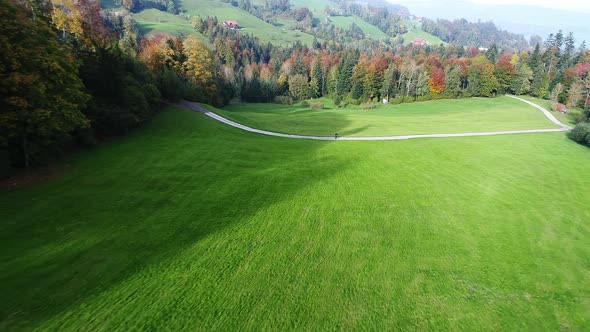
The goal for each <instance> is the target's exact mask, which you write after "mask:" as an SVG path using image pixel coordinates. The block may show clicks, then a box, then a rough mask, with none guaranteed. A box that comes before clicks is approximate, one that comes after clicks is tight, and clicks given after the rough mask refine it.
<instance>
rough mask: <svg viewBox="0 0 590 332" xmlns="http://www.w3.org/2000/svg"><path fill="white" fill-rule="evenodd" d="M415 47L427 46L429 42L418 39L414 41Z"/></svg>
mask: <svg viewBox="0 0 590 332" xmlns="http://www.w3.org/2000/svg"><path fill="white" fill-rule="evenodd" d="M413 44H414V46H427V45H428V41H427V40H426V39H424V38H420V37H416V39H414V41H413Z"/></svg>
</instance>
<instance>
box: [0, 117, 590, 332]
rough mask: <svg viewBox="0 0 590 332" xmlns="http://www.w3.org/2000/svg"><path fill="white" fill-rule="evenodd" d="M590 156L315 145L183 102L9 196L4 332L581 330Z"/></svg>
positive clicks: (564, 150) (557, 146) (442, 146)
mask: <svg viewBox="0 0 590 332" xmlns="http://www.w3.org/2000/svg"><path fill="white" fill-rule="evenodd" d="M341 124H342V125H343V126H349V124H347V123H344V122H342V123H341ZM589 163H590V151H588V149H587V148H585V147H582V146H579V145H577V144H575V143H573V142H571V141H569V140H568V139H567V138H565V135H564V134H563V133H555V134H534V135H518V136H502V137H475V138H453V139H422V140H413V141H401V142H344V141H341V142H316V141H306V140H290V139H282V138H273V137H266V136H259V135H254V134H250V133H247V132H242V131H239V130H237V129H234V128H231V127H228V126H225V125H223V124H220V123H216V122H215V121H213V120H211V119H209V118H207V117H205V116H203V115H201V114H198V113H196V112H190V111H186V110H178V109H169V110H168V111H167V112H164V113H162V114H160V115H159V116H158V117H157V118H156V119H154V121H153V122H152V123H150V124H149V125H148V126H147V127H146V128H144V129H142V130H140V131H138V132H136V133H135V134H133V135H132V136H131V137H128V138H125V139H121V140H120V141H118V142H115V143H111V144H108V145H106V146H103V147H100V148H99V149H97V150H95V151H90V152H87V153H84V154H81V155H79V156H77V157H75V158H74V160H72V161H71V170H72V171H71V172H70V173H69V174H67V175H65V176H63V177H61V178H59V179H54V180H52V181H50V182H47V183H45V184H40V185H37V186H35V187H31V188H26V189H21V190H16V191H10V192H2V193H0V208H1V209H0V211H1V212H0V220H2V223H1V224H0V225H1V228H0V230H1V232H0V234H1V241H0V246H1V247H0V248H1V249H2V250H1V251H0V255H1V256H0V257H1V262H0V272H1V273H0V276H1V277H0V292H1V293H2V294H3V301H2V302H1V303H0V312H1V318H2V320H1V326H2V327H3V330H29V329H33V328H37V329H40V330H60V331H68V330H76V331H78V330H92V331H112V330H133V329H146V330H147V329H150V330H162V329H167V330H194V329H203V330H238V329H242V330H285V329H293V330H319V329H359V330H360V329H378V330H393V329H420V330H558V329H561V328H569V329H572V330H581V329H583V328H584V327H585V326H588V324H589V323H590V314H589V312H590V310H588V309H589V302H588V298H589V297H590V262H589V261H588V257H590V245H589V244H588V241H587V239H588V236H589V235H590V226H589V224H588V220H590V210H589V209H588V207H587V202H588V201H590V191H589V190H588V178H590V170H589V169H588V167H587V165H588V164H589Z"/></svg>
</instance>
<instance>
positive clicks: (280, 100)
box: [275, 96, 293, 105]
mask: <svg viewBox="0 0 590 332" xmlns="http://www.w3.org/2000/svg"><path fill="white" fill-rule="evenodd" d="M275 103H277V104H283V105H293V98H292V97H290V96H276V97H275Z"/></svg>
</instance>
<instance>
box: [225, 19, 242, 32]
mask: <svg viewBox="0 0 590 332" xmlns="http://www.w3.org/2000/svg"><path fill="white" fill-rule="evenodd" d="M223 26H225V27H227V28H230V29H232V30H236V29H239V28H240V25H239V24H238V21H223Z"/></svg>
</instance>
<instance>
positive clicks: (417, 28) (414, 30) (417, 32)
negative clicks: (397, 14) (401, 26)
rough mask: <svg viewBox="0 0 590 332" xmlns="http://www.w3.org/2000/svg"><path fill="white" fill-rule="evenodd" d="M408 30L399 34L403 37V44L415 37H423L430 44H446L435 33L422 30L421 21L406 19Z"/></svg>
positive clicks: (408, 42) (409, 42) (410, 41)
mask: <svg viewBox="0 0 590 332" xmlns="http://www.w3.org/2000/svg"><path fill="white" fill-rule="evenodd" d="M406 27H407V28H408V32H406V33H404V34H403V35H401V36H402V37H403V38H404V44H406V45H407V44H411V43H412V42H413V41H414V40H415V39H416V38H422V39H425V40H426V41H427V42H428V43H430V45H431V46H438V45H440V44H443V45H447V43H446V42H444V41H443V40H442V39H440V38H438V37H437V36H435V35H431V34H429V33H428V32H425V31H424V30H422V23H420V22H417V21H406Z"/></svg>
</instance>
